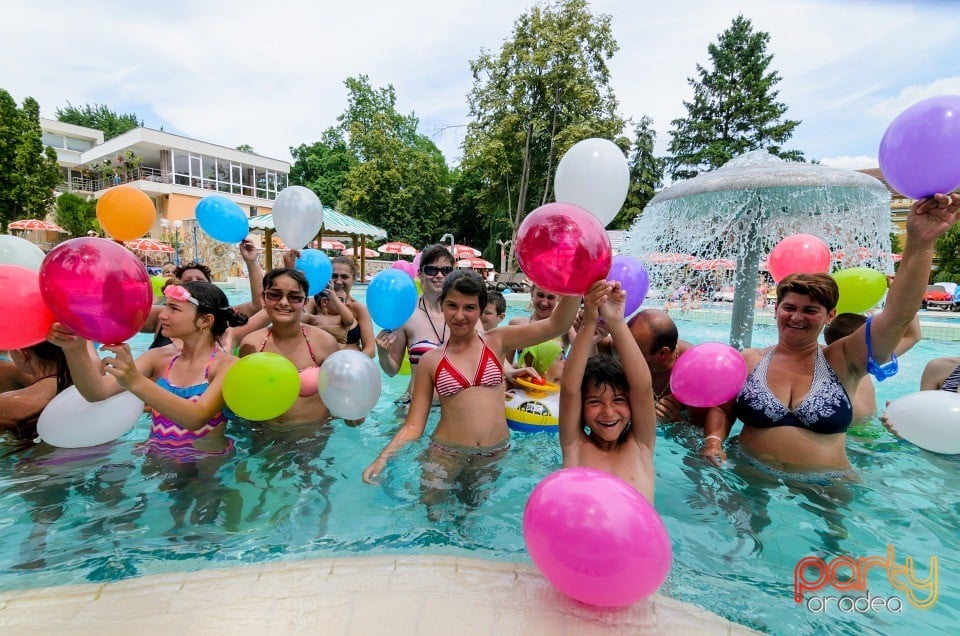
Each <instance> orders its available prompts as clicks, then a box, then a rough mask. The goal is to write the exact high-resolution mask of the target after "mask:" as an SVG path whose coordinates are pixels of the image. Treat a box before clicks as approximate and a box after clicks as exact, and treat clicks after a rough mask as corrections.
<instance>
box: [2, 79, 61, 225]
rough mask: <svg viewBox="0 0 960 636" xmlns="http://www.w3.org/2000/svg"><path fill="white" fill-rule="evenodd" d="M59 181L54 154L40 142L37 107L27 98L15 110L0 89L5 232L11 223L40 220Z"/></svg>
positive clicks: (48, 207) (7, 94)
mask: <svg viewBox="0 0 960 636" xmlns="http://www.w3.org/2000/svg"><path fill="white" fill-rule="evenodd" d="M60 181H61V176H60V169H59V167H58V166H57V153H56V151H54V150H53V148H50V147H45V146H44V145H43V141H42V139H41V131H40V105H39V104H38V103H37V101H36V100H35V99H33V98H32V97H27V98H26V99H24V100H23V107H22V108H17V104H16V102H15V101H14V99H13V97H11V96H10V94H9V93H8V92H7V91H5V90H3V89H0V225H2V226H3V228H4V229H5V228H6V226H7V223H9V222H10V221H12V220H14V219H18V218H24V217H31V218H41V217H43V216H44V215H45V214H46V213H47V211H48V210H49V209H50V206H51V204H52V203H53V198H54V195H53V189H54V188H55V187H56V186H57V184H58V183H60Z"/></svg>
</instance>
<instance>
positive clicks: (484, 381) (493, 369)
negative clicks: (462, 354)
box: [434, 334, 503, 397]
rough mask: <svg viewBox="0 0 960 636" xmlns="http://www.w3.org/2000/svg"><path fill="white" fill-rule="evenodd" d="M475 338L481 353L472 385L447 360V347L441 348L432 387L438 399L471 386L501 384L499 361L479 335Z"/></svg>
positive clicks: (501, 373) (501, 371)
mask: <svg viewBox="0 0 960 636" xmlns="http://www.w3.org/2000/svg"><path fill="white" fill-rule="evenodd" d="M477 336H478V337H479V338H480V342H483V352H482V353H481V354H480V362H479V364H477V371H476V373H474V375H473V382H472V383H471V382H470V381H469V380H467V378H466V376H464V375H463V374H462V373H461V372H460V370H459V369H457V367H455V366H454V365H453V362H451V361H450V359H449V358H447V345H446V344H445V345H444V346H443V358H441V360H440V363H439V364H437V370H436V373H435V374H434V386H435V387H436V388H437V395H439V396H440V397H450V396H451V395H456V394H457V393H459V392H460V391H463V390H464V389H469V388H470V387H472V386H499V385H500V384H502V383H503V367H502V366H501V365H500V360H499V359H497V354H495V353H494V352H493V350H492V349H491V348H490V347H488V346H487V343H486V342H484V340H483V337H481V336H480V334H477Z"/></svg>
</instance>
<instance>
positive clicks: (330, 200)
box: [290, 128, 358, 207]
mask: <svg viewBox="0 0 960 636" xmlns="http://www.w3.org/2000/svg"><path fill="white" fill-rule="evenodd" d="M290 154H291V155H292V156H293V159H294V162H293V166H291V168H290V183H291V184H292V185H302V186H305V187H307V188H310V189H311V190H313V191H314V192H315V193H316V194H317V196H318V197H320V200H321V201H323V203H324V204H325V205H329V206H334V207H336V206H337V205H338V203H339V201H340V191H341V190H342V189H343V183H344V181H345V180H346V178H347V173H348V172H350V169H351V168H352V167H354V166H355V165H357V163H358V161H357V158H356V157H355V156H354V155H353V153H352V152H350V149H349V148H348V147H347V142H346V141H345V140H344V138H343V135H342V134H341V132H340V130H339V129H337V128H328V129H327V130H325V131H324V133H323V137H322V138H321V140H320V141H317V142H314V143H313V144H310V145H309V146H308V145H307V144H300V145H299V146H297V147H296V148H290Z"/></svg>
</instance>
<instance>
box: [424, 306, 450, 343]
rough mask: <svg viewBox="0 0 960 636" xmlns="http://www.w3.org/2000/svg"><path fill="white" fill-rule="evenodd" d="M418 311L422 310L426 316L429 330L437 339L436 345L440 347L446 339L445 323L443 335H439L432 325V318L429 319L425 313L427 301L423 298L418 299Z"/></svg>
mask: <svg viewBox="0 0 960 636" xmlns="http://www.w3.org/2000/svg"><path fill="white" fill-rule="evenodd" d="M420 309H422V310H423V313H424V314H425V315H426V316H427V320H429V321H430V328H431V329H433V335H435V336H436V337H437V344H438V345H442V344H443V341H444V340H446V339H447V321H446V320H444V321H443V335H442V336H441V335H440V332H439V331H437V326H436V325H435V324H433V318H431V317H430V312H429V311H427V301H425V300H424V299H423V296H421V297H420Z"/></svg>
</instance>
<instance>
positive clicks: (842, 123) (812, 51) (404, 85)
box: [0, 0, 960, 168]
mask: <svg viewBox="0 0 960 636" xmlns="http://www.w3.org/2000/svg"><path fill="white" fill-rule="evenodd" d="M532 4H533V3H531V2H529V1H527V2H523V1H519V2H518V1H516V0H399V1H397V0H391V1H389V2H384V1H383V0H366V1H364V0H355V1H354V2H350V3H346V2H343V3H341V2H337V3H332V2H319V3H307V2H284V1H282V0H269V1H264V0H259V1H257V2H249V1H247V0H233V1H232V2H218V3H213V2H204V1H200V2H197V1H195V0H194V1H184V0H166V1H164V2H142V3H131V2H92V3H77V2H76V1H75V0H73V1H71V2H63V1H60V0H41V1H38V0H31V1H23V0H7V2H5V3H4V6H3V9H2V10H0V11H2V15H3V19H2V22H3V36H2V37H0V60H3V62H2V63H0V69H2V73H0V87H2V88H4V89H6V90H7V91H9V92H10V93H11V94H12V95H13V97H14V98H15V99H16V100H17V101H18V102H20V101H22V100H23V98H24V97H27V96H32V97H34V98H36V99H37V100H38V101H39V102H40V109H41V114H42V115H43V116H45V117H50V118H53V117H54V114H55V112H56V109H57V108H58V107H63V106H66V104H67V102H71V103H72V104H74V105H78V106H79V105H83V104H94V103H102V104H106V105H107V106H108V107H109V108H111V109H112V110H115V111H118V112H122V113H128V112H135V113H137V114H138V115H139V116H140V117H141V118H142V119H143V120H144V124H145V125H146V126H147V127H150V128H157V129H159V128H160V127H161V126H162V127H163V128H164V130H166V131H168V132H176V133H180V134H183V135H186V136H189V137H193V138H196V139H201V140H204V141H208V142H212V143H217V144H222V145H224V146H229V147H236V146H238V145H240V144H249V145H251V146H253V148H254V150H255V151H256V152H257V153H258V154H262V155H266V156H269V157H274V158H278V159H284V160H290V154H289V148H290V146H297V145H299V144H301V143H312V142H314V141H317V140H318V139H319V138H320V135H321V133H322V131H323V130H324V129H326V128H327V127H329V126H331V125H333V124H334V123H335V121H336V117H337V116H338V115H339V114H340V113H342V112H343V110H344V107H345V105H346V89H345V87H344V85H343V81H344V79H345V78H347V77H350V76H356V75H360V74H367V75H369V76H370V80H371V82H372V84H373V85H374V86H377V87H379V86H385V85H387V84H393V86H394V87H395V88H396V92H397V97H398V105H399V109H400V111H401V112H404V113H409V112H411V111H413V112H414V113H415V114H416V115H417V116H418V117H419V118H420V122H421V131H422V132H423V133H424V134H426V135H428V136H429V137H431V138H432V139H433V140H434V142H435V143H436V144H437V145H438V146H439V147H440V149H441V150H442V151H443V152H444V155H445V156H446V157H447V160H448V162H450V163H454V162H456V161H457V160H458V159H459V156H460V148H459V146H460V142H461V141H462V136H463V126H464V124H465V123H466V121H467V105H466V94H467V92H468V91H469V89H470V86H471V83H472V79H471V76H470V69H469V61H470V60H472V59H475V58H476V57H477V55H478V54H479V52H480V51H481V49H484V48H485V49H488V50H493V51H497V50H499V48H500V45H501V44H502V42H503V41H504V39H506V38H508V37H509V36H510V33H511V30H512V26H513V23H514V21H515V20H516V18H517V17H518V16H519V15H520V14H521V13H522V12H523V11H524V10H525V9H526V8H527V7H529V6H531V5H532ZM328 5H329V6H328ZM591 8H592V10H593V12H594V13H607V14H609V15H611V16H612V24H613V33H614V37H615V38H616V40H617V42H618V43H619V45H620V50H619V51H618V52H617V54H616V55H615V56H614V58H613V60H612V62H611V63H610V65H611V70H612V73H613V87H614V90H615V93H616V96H617V98H618V100H619V102H620V113H621V115H623V116H624V117H625V118H633V119H635V120H636V119H639V118H640V117H642V116H643V115H650V116H651V117H652V118H653V120H654V129H655V130H656V131H657V133H658V138H657V150H658V152H660V153H665V150H666V145H667V142H668V140H669V135H668V131H669V129H670V121H671V120H672V119H675V118H677V117H680V116H683V115H684V114H685V110H684V107H683V103H682V102H683V100H689V99H691V97H692V91H691V89H690V87H689V85H688V84H687V78H688V77H690V76H693V75H694V73H695V66H696V64H698V63H700V64H706V63H707V62H708V57H707V50H706V49H707V45H708V44H709V43H710V42H713V41H716V38H717V36H718V35H719V33H720V32H721V31H723V30H724V29H725V28H727V27H728V26H729V25H730V22H731V20H732V19H733V18H734V17H735V16H736V14H737V13H738V12H742V13H743V14H744V15H745V16H746V17H748V18H750V19H751V20H752V21H753V24H754V27H755V29H758V30H763V31H767V32H769V33H770V36H771V39H770V45H769V49H768V51H769V52H770V53H772V54H773V55H774V60H773V67H774V68H776V69H778V70H779V71H780V74H781V75H782V77H783V81H782V82H781V83H780V84H779V89H780V99H781V100H782V101H783V102H785V103H786V104H787V106H788V107H789V110H788V113H787V116H788V117H790V118H792V119H799V120H801V121H802V123H801V124H800V126H799V127H797V129H796V132H795V134H794V137H793V139H792V140H791V142H790V143H788V144H787V147H789V148H799V149H801V150H802V151H804V152H805V153H806V155H807V157H808V158H814V159H820V160H822V161H823V162H825V163H828V164H831V165H836V166H841V167H850V168H860V167H875V166H876V165H877V160H876V154H877V147H878V145H879V142H880V138H881V137H882V135H883V131H884V130H885V128H886V126H887V124H888V123H889V122H890V120H891V119H892V118H893V117H894V116H895V115H896V114H897V113H898V112H900V111H901V110H902V109H903V108H905V107H906V106H908V105H909V104H911V103H913V102H915V101H917V100H919V99H923V98H924V97H929V96H933V95H940V94H944V93H953V94H960V2H951V1H946V0H944V1H940V2H937V1H930V0H928V1H912V2H906V1H903V2H901V1H894V0H887V1H877V0H875V1H873V2H868V1H865V0H857V1H853V0H828V1H819V0H776V1H773V0H765V1H760V0H738V1H736V2H731V1H728V0H714V1H713V2H706V1H702V2H701V1H693V0H672V1H671V2H662V1H659V0H656V1H648V0H595V1H594V2H592V3H591Z"/></svg>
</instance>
